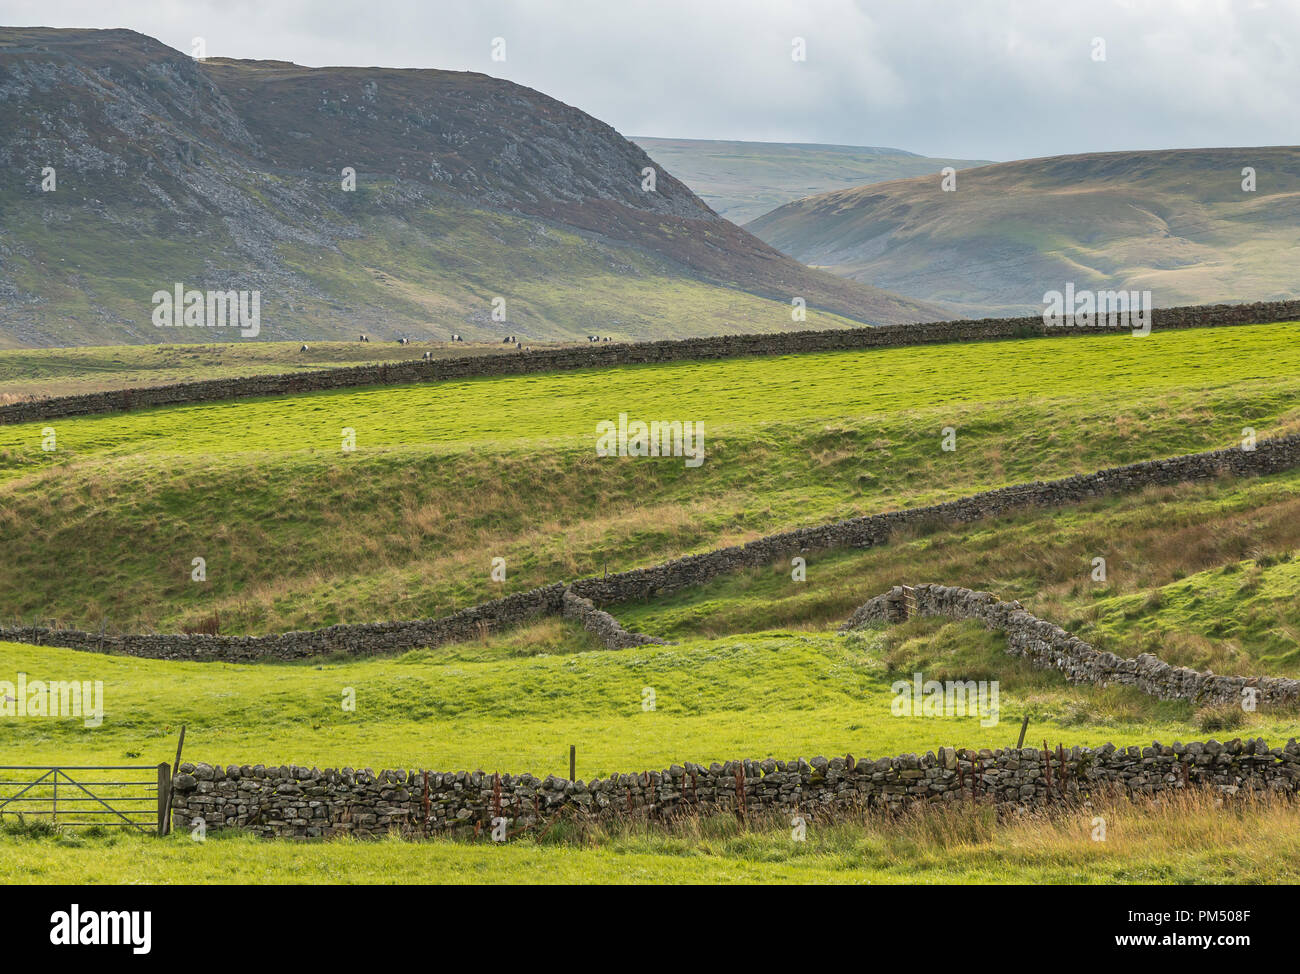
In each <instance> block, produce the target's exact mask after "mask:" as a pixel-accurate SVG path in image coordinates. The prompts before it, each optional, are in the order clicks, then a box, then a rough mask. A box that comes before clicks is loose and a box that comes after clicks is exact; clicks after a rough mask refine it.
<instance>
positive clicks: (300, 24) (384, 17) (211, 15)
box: [0, 0, 1300, 159]
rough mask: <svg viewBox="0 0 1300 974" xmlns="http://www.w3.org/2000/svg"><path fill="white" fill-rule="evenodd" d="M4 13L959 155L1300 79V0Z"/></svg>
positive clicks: (644, 117) (1215, 125) (742, 135)
mask: <svg viewBox="0 0 1300 974" xmlns="http://www.w3.org/2000/svg"><path fill="white" fill-rule="evenodd" d="M128 11H129V12H128ZM0 21H2V22H4V23H9V24H27V25H30V24H45V25H48V26H86V27H123V26H124V27H131V28H133V29H135V30H138V31H140V32H142V33H146V34H150V35H152V36H154V37H157V38H158V39H159V40H161V41H163V42H164V43H166V44H169V45H171V46H173V47H175V48H177V49H179V50H184V51H188V50H189V47H190V42H191V38H193V37H195V36H202V37H204V38H205V40H206V42H207V50H208V52H209V54H212V55H219V56H230V57H253V58H276V59H283V60H293V61H297V62H299V63H302V64H360V65H370V64H378V65H385V66H395V67H437V68H450V69H458V70H473V71H483V72H486V73H489V74H494V75H498V76H501V77H506V78H510V79H511V80H513V81H517V82H519V83H521V84H525V85H528V86H529V87H532V88H537V89H538V90H540V91H544V92H546V93H547V94H549V95H552V96H554V97H556V98H559V99H561V100H562V101H566V102H568V103H570V104H573V105H576V106H578V107H579V108H582V109H584V110H586V111H588V112H590V113H592V114H593V115H596V116H598V117H599V118H601V119H603V120H605V121H607V122H609V123H610V124H612V125H613V126H614V127H615V128H617V129H619V131H621V132H623V133H624V134H628V135H658V136H676V137H681V138H721V139H757V140H768V141H790V142H831V143H844V144H855V145H888V146H895V147H898V148H904V149H910V150H912V151H915V152H923V153H926V154H931V155H950V156H962V157H969V158H992V159H1011V158H1023V157H1029V156H1038V155H1051V154H1057V153H1067V152H1082V151H1100V150H1107V149H1130V148H1133V149H1136V148H1173V147H1191V146H1209V145H1259V144H1289V143H1291V142H1294V132H1293V129H1292V125H1291V121H1292V118H1291V117H1292V115H1293V114H1294V112H1293V109H1292V107H1291V105H1290V96H1291V93H1292V92H1294V91H1295V90H1296V89H1297V88H1298V87H1300V61H1297V56H1296V54H1295V52H1296V51H1297V50H1300V5H1295V4H1292V3H1287V2H1282V3H1266V2H1228V0H1205V2H1174V0H1165V2H1160V0H1157V2H1142V3H1137V2H1124V0H1096V2H1087V0H1064V2H1057V3H1025V2H1022V0H966V2H953V0H908V2H906V3H898V2H892V0H891V2H856V3H855V2H852V0H804V2H794V0H789V2H783V0H767V2H761V0H748V2H745V0H707V2H702V0H652V2H644V3H639V2H636V0H633V2H629V3H618V4H613V3H609V2H607V0H604V2H594V0H551V2H540V0H476V2H475V3H473V4H466V3H461V2H439V3H429V2H427V0H426V2H422V0H406V2H402V0H367V2H363V3H357V2H340V0H320V2H311V3H308V2H303V0H297V2H294V0H289V2H276V3H274V4H270V3H264V2H256V3H253V2H244V0H235V2H231V0H212V2H205V0H173V2H169V3H167V4H158V5H155V6H154V7H152V8H144V9H141V5H136V4H130V5H122V12H117V10H116V8H115V7H114V5H113V4H111V3H108V4H106V3H104V2H102V0H101V2H88V0H71V2H65V3H61V4H59V6H58V10H57V11H52V10H50V9H49V5H48V4H47V3H45V2H31V0H19V2H7V0H0ZM494 37H503V38H505V40H506V54H507V58H506V61H505V62H504V63H501V62H494V61H492V60H491V57H490V52H491V43H492V39H493V38H494ZM795 37H801V38H803V39H804V40H805V41H806V45H807V60H806V61H804V62H796V61H793V60H792V59H791V56H790V54H791V42H792V40H793V38H795ZM1098 37H1099V38H1102V39H1104V41H1105V48H1106V59H1105V61H1096V60H1094V59H1093V57H1092V51H1093V43H1094V38H1098Z"/></svg>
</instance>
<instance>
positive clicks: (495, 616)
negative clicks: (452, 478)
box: [0, 583, 565, 663]
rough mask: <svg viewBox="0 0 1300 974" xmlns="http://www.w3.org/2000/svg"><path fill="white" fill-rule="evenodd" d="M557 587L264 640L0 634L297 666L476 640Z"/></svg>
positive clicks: (16, 630)
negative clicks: (430, 614)
mask: <svg viewBox="0 0 1300 974" xmlns="http://www.w3.org/2000/svg"><path fill="white" fill-rule="evenodd" d="M564 588H565V586H564V584H563V583H557V584H555V585H546V586H543V587H541V588H535V589H531V590H529V591H527V592H517V593H515V594H514V595H507V596H506V597H505V598H500V599H493V600H492V601H490V602H482V603H480V604H479V605H474V606H470V607H469V608H467V609H461V610H460V611H459V612H455V613H452V614H451V615H448V616H443V617H442V618H440V619H417V620H414V621H410V622H365V623H357V624H354V625H336V626H328V627H326V628H324V629H311V630H306V631H299V632H286V633H275V634H272V635H266V636H207V635H193V636H191V635H185V634H174V633H126V634H118V635H112V634H105V633H96V632H86V631H84V630H79V629H51V628H47V627H45V626H14V627H10V628H3V627H0V640H9V641H11V642H16V643H28V644H30V645H36V646H62V647H64V648H66V649H83V650H89V651H92V652H101V653H120V654H122V655H125V656H140V657H144V658H146V659H176V660H194V661H197V662H210V661H214V660H215V661H221V662H226V663H252V662H257V661H259V660H265V659H280V660H293V659H304V658H306V657H311V656H319V655H322V654H330V653H344V654H350V655H355V656H371V655H377V654H383V653H398V652H405V651H406V650H408V649H417V648H421V647H425V646H440V645H442V644H443V643H449V642H464V641H466V640H470V639H478V638H481V637H482V636H483V635H484V634H486V633H490V632H497V631H499V630H501V629H508V628H511V627H513V626H518V625H521V624H523V623H526V622H529V621H531V620H533V619H536V618H538V617H541V616H548V615H557V614H559V612H560V611H561V598H562V597H563V595H564Z"/></svg>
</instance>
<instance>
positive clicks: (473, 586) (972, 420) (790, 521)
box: [0, 325, 1300, 632]
mask: <svg viewBox="0 0 1300 974" xmlns="http://www.w3.org/2000/svg"><path fill="white" fill-rule="evenodd" d="M1294 334H1295V326H1294V325H1270V326H1254V327H1247V328H1234V329H1224V330H1220V331H1216V330H1204V331H1194V332H1184V333H1165V334H1161V333H1156V334H1154V335H1152V336H1150V337H1149V338H1146V339H1131V338H1120V337H1098V338H1070V339H1063V340H1060V341H1043V340H1032V341H1018V342H995V343H981V344H971V345H948V346H936V347H931V348H916V349H890V350H882V351H875V352H862V353H837V354H830V355H809V356H798V357H781V358H772V359H742V360H731V361H723V362H710V363H677V364H673V365H666V366H655V367H640V368H626V369H616V370H609V371H602V372H600V373H593V374H585V373H574V374H563V375H548V376H527V377H516V378H505V379H490V380H478V381H473V382H463V383H445V384H438V385H419V386H409V387H386V388H382V389H362V390H349V391H345V392H335V393H326V394H319V395H310V396H297V397H289V398H285V399H275V400H265V401H245V402H236V403H223V404H216V405H212V406H202V407H200V406H194V407H175V408H169V409H158V410H149V411H145V412H140V413H130V414H121V415H108V416H96V417H84V418H79V419H73V420H67V421H61V422H59V423H57V424H55V429H56V432H57V435H58V447H59V449H58V451H57V452H55V453H53V454H47V453H43V452H42V451H41V449H40V438H41V429H42V426H43V424H26V425H21V426H11V427H0V540H3V541H4V543H5V545H6V550H7V551H8V552H9V553H10V555H11V557H10V558H8V559H6V560H5V562H4V564H3V565H0V606H2V607H3V608H0V612H3V613H5V614H6V615H7V616H8V617H9V618H12V617H14V616H18V617H22V618H24V619H31V618H33V617H34V616H35V617H39V618H44V619H56V620H60V621H62V622H63V623H65V624H77V625H82V626H85V627H98V626H99V625H101V624H103V625H107V626H108V627H110V628H139V627H142V626H154V627H157V628H160V629H173V630H174V629H177V628H180V627H182V626H185V625H192V624H194V623H195V622H196V621H198V620H199V619H201V618H202V617H204V616H206V615H208V614H210V613H212V612H214V611H215V612H217V613H219V615H220V617H221V620H222V627H223V631H228V632H261V631H274V630H282V629H290V628H302V627H310V626H319V625H326V624H330V623H333V622H339V621H363V620H369V619H375V618H403V617H414V616H421V615H435V614H441V613H443V612H447V611H451V610H453V609H455V608H459V607H460V606H462V605H465V604H467V603H472V602H476V601H479V600H481V599H484V598H490V597H493V596H495V595H498V594H501V593H502V591H503V590H504V591H511V590H517V589H522V588H527V587H531V586H534V585H538V584H542V583H545V582H549V581H553V580H555V579H557V578H564V577H573V576H576V575H581V574H589V573H593V572H599V571H601V570H602V569H603V568H606V567H608V568H609V569H610V570H617V569H622V568H630V567H635V566H637V565H642V564H647V563H652V562H654V561H658V560H662V559H664V558H670V557H675V556H677V555H679V554H682V553H684V552H689V551H698V550H704V549H708V548H711V547H714V546H716V545H719V544H728V543H736V542H739V541H743V540H747V539H749V538H752V537H756V536H758V535H761V534H765V533H769V532H771V531H775V530H780V529H784V528H789V527H793V526H798V525H803V524H810V523H817V522H819V521H825V520H830V519H833V518H839V517H848V516H852V515H855V514H861V513H871V512H875V511H879V510H887V509H890V508H895V507H901V506H907V505H911V504H918V503H931V502H934V501H937V500H942V499H946V498H950V497H954V496H959V495H961V494H965V493H969V492H971V491H974V490H979V489H985V488H990V487H996V486H1000V485H1002V484H1005V483H1009V482H1016V481H1022V480H1029V479H1035V478H1046V477H1051V476H1063V475H1067V474H1070V473H1076V472H1081V471H1089V470H1093V469H1096V468H1098V467H1103V466H1107V465H1110V464H1113V463H1121V462H1128V461H1133V460H1140V459H1145V458H1149V457H1157V456H1167V455H1172V454H1176V453H1183V452H1188V451H1191V450H1197V449H1206V448H1210V447H1216V446H1223V445H1230V444H1234V443H1236V442H1237V441H1238V437H1239V436H1240V433H1241V430H1242V428H1243V427H1244V426H1247V425H1250V426H1253V427H1254V428H1255V429H1256V430H1257V431H1258V432H1259V434H1260V435H1268V434H1272V433H1279V432H1286V431H1290V430H1293V429H1295V428H1297V427H1298V426H1300V422H1298V420H1300V406H1297V403H1298V402H1300V395H1298V394H1300V378H1297V376H1300V370H1297V368H1296V365H1297V361H1296V359H1297V358H1300V352H1298V351H1297V347H1296V343H1295V342H1294V341H1293V340H1292V339H1293V336H1294ZM1031 390H1036V391H1031ZM1041 390H1047V392H1043V391H1041ZM619 412H627V413H629V414H630V415H631V416H632V417H633V418H637V417H646V418H655V417H662V418H681V419H695V420H698V421H701V422H703V423H704V429H705V446H706V449H707V451H708V459H707V460H706V461H705V463H704V465H703V466H701V467H699V468H697V469H694V470H692V469H688V468H686V467H685V466H684V464H683V463H682V461H681V460H680V459H675V458H654V459H647V460H638V459H634V458H623V459H604V460H601V459H598V458H596V457H595V456H594V432H595V426H596V423H597V422H598V421H599V420H602V419H613V418H614V417H616V416H617V414H618V413H619ZM947 425H952V426H954V427H956V428H957V430H958V437H959V439H958V449H957V451H956V452H955V453H945V452H943V451H941V450H940V443H939V441H940V436H939V433H940V430H941V429H942V428H943V427H944V426H947ZM343 427H350V428H353V429H355V430H356V432H357V452H355V453H347V454H345V453H342V452H341V451H340V445H341V438H340V435H339V434H340V431H341V430H342V428H343ZM493 555H501V556H503V557H505V558H506V560H507V564H508V566H509V570H508V576H507V582H506V583H505V584H504V586H502V585H500V584H497V583H493V582H491V581H490V579H489V578H488V572H487V567H488V559H489V556H493ZM195 556H203V557H205V558H206V559H207V562H208V565H209V573H208V578H209V581H208V582H207V583H206V585H204V586H199V585H195V584H193V583H191V582H190V581H189V566H190V562H191V559H192V558H193V557H195ZM1238 557H1242V556H1240V555H1239V556H1238Z"/></svg>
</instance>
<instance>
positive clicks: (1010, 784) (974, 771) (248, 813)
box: [172, 739, 1300, 838]
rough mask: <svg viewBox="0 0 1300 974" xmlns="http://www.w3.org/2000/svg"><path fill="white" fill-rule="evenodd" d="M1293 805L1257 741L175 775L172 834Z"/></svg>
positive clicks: (206, 769) (322, 833)
mask: <svg viewBox="0 0 1300 974" xmlns="http://www.w3.org/2000/svg"><path fill="white" fill-rule="evenodd" d="M1194 787H1208V788H1214V789H1216V790H1218V791H1220V792H1222V793H1224V794H1228V795H1232V794H1237V793H1239V792H1251V793H1269V792H1277V793H1285V794H1295V793H1296V791H1297V789H1298V788H1300V745H1297V743H1296V741H1295V740H1294V739H1292V740H1290V741H1288V742H1287V743H1286V745H1285V746H1284V747H1275V748H1270V747H1269V746H1268V744H1267V743H1266V742H1265V741H1263V740H1246V741H1241V740H1234V741H1231V742H1229V743H1227V744H1223V743H1220V742H1218V741H1213V740H1211V741H1207V742H1205V743H1192V744H1182V743H1174V744H1172V745H1166V744H1160V743H1158V742H1156V743H1153V744H1152V745H1151V746H1149V747H1141V748H1139V747H1115V746H1114V745H1113V744H1106V745H1104V746H1102V747H1099V748H1086V747H1072V748H1068V749H1066V748H1060V749H1058V750H1057V751H1054V752H1053V751H1048V750H1038V749H1036V748H1030V747H1027V748H1006V749H1003V748H998V749H996V750H988V749H984V750H978V751H976V750H972V749H968V748H952V747H942V748H940V749H939V752H938V754H936V753H935V752H933V751H931V752H928V753H926V754H924V755H916V754H904V755H901V756H898V757H881V758H875V759H872V758H866V757H864V758H854V757H853V756H852V755H846V756H844V757H835V758H831V759H829V760H828V759H826V758H824V757H815V758H813V759H812V760H811V761H808V760H804V759H802V758H799V759H796V760H791V761H778V760H774V759H772V758H767V759H765V760H760V761H751V760H745V761H728V762H726V763H725V764H718V763H716V762H715V763H713V764H711V765H709V766H708V767H705V766H703V765H700V764H691V763H689V762H688V763H686V764H680V765H679V764H674V765H672V766H671V767H669V768H667V769H665V770H662V771H646V772H642V773H640V774H615V775H611V776H610V777H608V778H596V779H594V780H592V781H590V782H583V781H568V780H565V779H563V778H557V777H555V776H553V775H548V776H547V777H545V778H538V777H536V776H535V775H531V774H501V775H495V774H488V773H485V772H483V771H473V772H466V771H457V772H450V773H446V772H432V771H407V770H397V771H381V772H379V773H378V774H376V773H374V772H373V771H371V770H369V769H365V770H354V769H352V768H343V769H342V770H334V769H327V770H325V771H320V770H317V769H316V768H301V767H287V766H280V767H267V766H263V765H256V766H249V765H246V764H245V765H239V766H236V765H230V766H228V767H225V768H223V767H221V766H219V765H217V766H213V765H208V764H189V763H187V764H182V765H181V766H180V768H179V769H178V773H177V774H176V775H175V776H174V777H173V779H172V789H173V804H172V809H173V816H174V818H173V821H174V822H175V824H176V827H177V828H182V827H190V826H192V825H193V823H194V820H195V819H202V820H203V821H204V822H205V823H206V825H207V827H208V828H213V829H217V828H238V829H248V830H251V831H254V832H257V833H258V834H260V835H263V836H267V837H280V838H322V837H327V836H334V835H356V836H378V835H384V834H386V833H388V832H390V831H397V832H401V833H403V834H405V835H408V836H420V835H448V834H459V835H473V834H478V835H481V836H483V837H484V838H486V837H487V835H488V834H489V833H490V831H491V829H492V824H493V820H494V819H498V818H504V819H506V820H507V821H506V824H507V827H508V829H509V830H510V831H511V832H514V831H516V830H519V829H523V828H531V827H535V826H538V825H540V824H542V823H544V822H547V821H549V820H551V819H553V818H554V817H556V816H557V815H559V814H561V813H570V814H579V815H583V816H590V817H591V818H593V819H595V820H598V821H600V820H606V821H608V820H613V819H619V818H634V819H639V820H668V819H671V818H672V817H673V816H676V815H689V814H712V813H717V812H739V813H741V814H743V815H746V816H755V815H762V814H794V813H801V814H804V815H811V816H813V817H818V816H826V817H830V816H834V815H843V814H848V813H853V812H855V811H859V810H862V809H867V808H888V809H900V808H903V807H905V806H908V805H913V804H916V803H936V804H944V803H957V802H971V801H976V800H978V801H984V802H991V803H994V804H999V805H1008V806H1017V807H1021V808H1048V807H1052V806H1054V805H1064V804H1067V803H1080V802H1085V801H1087V800H1088V799H1089V798H1092V797H1102V796H1111V795H1119V796H1128V797H1132V798H1141V797H1147V796H1153V795H1159V794H1162V793H1171V792H1177V791H1179V790H1182V789H1186V788H1194Z"/></svg>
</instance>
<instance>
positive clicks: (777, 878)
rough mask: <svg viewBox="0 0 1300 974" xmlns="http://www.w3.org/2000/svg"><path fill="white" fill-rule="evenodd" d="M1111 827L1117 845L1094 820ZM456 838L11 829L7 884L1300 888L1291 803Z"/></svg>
mask: <svg viewBox="0 0 1300 974" xmlns="http://www.w3.org/2000/svg"><path fill="white" fill-rule="evenodd" d="M1097 817H1101V818H1104V819H1105V825H1106V830H1105V838H1104V840H1099V839H1097V838H1094V836H1095V835H1099V834H1100V833H1098V832H1097V831H1096V830H1097V826H1096V822H1095V820H1096V818H1097ZM485 845H486V843H472V842H468V841H455V840H443V839H440V840H430V841H421V842H409V841H404V840H402V839H400V838H397V837H395V836H394V837H389V838H387V839H381V840H375V841H364V840H355V839H339V840H330V841H325V842H314V843H310V844H301V843H289V842H266V841H262V840H259V839H256V838H253V837H250V836H247V835H236V834H229V833H227V834H221V833H209V834H208V836H207V840H206V841H205V842H203V843H199V842H195V841H192V840H191V839H190V837H189V835H188V834H187V833H186V831H185V830H184V829H181V828H178V829H177V831H176V832H174V833H173V835H172V836H171V837H169V838H167V839H157V838H152V837H148V836H141V835H131V834H127V833H121V832H117V833H112V834H94V835H84V834H83V835H77V834H73V833H71V832H70V831H63V832H60V833H56V834H53V835H51V834H45V833H44V832H43V834H33V833H32V832H30V831H27V830H19V829H14V830H12V831H8V832H5V833H0V850H3V854H2V855H0V881H3V882H5V883H64V884H69V885H72V884H76V885H81V884H97V883H177V882H187V883H279V884H296V883H394V882H404V883H412V882H414V883H538V884H540V883H620V884H622V883H846V884H847V883H852V884H865V883H905V884H918V883H1031V884H1048V883H1071V884H1076V883H1150V884H1188V883H1210V884H1233V883H1295V882H1297V881H1300V810H1298V809H1297V807H1296V805H1295V803H1294V802H1290V801H1286V800H1280V799H1276V798H1275V799H1272V800H1266V799H1247V800H1240V801H1231V802H1227V803H1222V802H1220V800H1219V799H1218V798H1217V797H1216V796H1214V795H1212V794H1207V793H1205V792H1200V791H1196V792H1189V793H1187V794H1185V795H1176V796H1171V797H1167V798H1164V799H1162V800H1161V801H1159V802H1143V803H1130V802H1126V801H1106V802H1099V803H1097V804H1095V805H1093V806H1092V807H1090V808H1080V809H1073V810H1062V811H1057V812H1052V813H1040V814H1031V815H1024V816H1020V817H1016V818H1013V819H1009V820H1006V819H1004V820H1003V821H1001V822H999V821H998V819H997V816H996V815H995V814H994V813H993V811H992V810H991V809H989V808H987V807H982V808H973V809H972V808H970V807H969V806H960V807H955V808H948V809H928V810H925V811H921V812H917V813H913V814H909V815H904V816H900V817H893V818H890V817H885V816H881V815H864V816H863V817H862V818H861V819H860V820H855V821H848V822H840V823H834V824H831V823H820V822H818V821H817V820H816V818H813V819H812V820H811V821H810V822H809V824H808V827H807V831H806V837H805V839H804V841H801V842H799V841H794V840H793V838H792V833H791V829H790V826H789V823H786V822H780V821H773V820H766V821H760V822H752V823H750V824H748V825H741V824H739V823H737V822H736V820H735V819H734V818H732V817H730V816H715V817H711V818H703V819H690V820H687V821H684V822H680V823H678V824H677V826H676V827H675V828H673V829H671V830H668V831H665V830H664V829H663V828H662V827H657V826H656V827H654V828H647V827H636V826H630V827H625V828H621V829H618V830H616V831H602V830H594V829H589V830H566V831H564V832H563V833H559V834H553V836H552V837H551V838H549V839H544V840H541V841H539V840H538V839H537V838H535V837H531V836H524V837H520V838H518V839H515V840H513V841H511V842H510V843H508V844H506V845H504V846H492V847H490V848H485V847H484V846H485Z"/></svg>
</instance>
